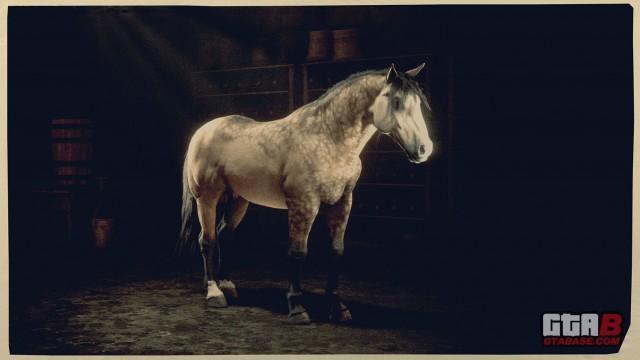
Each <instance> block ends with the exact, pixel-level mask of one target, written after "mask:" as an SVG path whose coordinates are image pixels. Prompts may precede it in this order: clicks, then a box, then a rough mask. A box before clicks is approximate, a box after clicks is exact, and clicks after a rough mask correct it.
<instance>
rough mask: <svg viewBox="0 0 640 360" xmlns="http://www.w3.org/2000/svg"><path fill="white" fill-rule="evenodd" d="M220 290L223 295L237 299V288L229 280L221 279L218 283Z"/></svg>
mask: <svg viewBox="0 0 640 360" xmlns="http://www.w3.org/2000/svg"><path fill="white" fill-rule="evenodd" d="M218 287H219V288H220V291H222V293H223V294H224V296H226V297H228V298H229V299H237V298H238V290H237V289H236V285H235V284H234V283H233V282H232V281H231V280H221V281H220V284H219V285H218Z"/></svg>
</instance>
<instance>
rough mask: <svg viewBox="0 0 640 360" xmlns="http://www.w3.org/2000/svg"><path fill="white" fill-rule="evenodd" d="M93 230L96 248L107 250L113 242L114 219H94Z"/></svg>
mask: <svg viewBox="0 0 640 360" xmlns="http://www.w3.org/2000/svg"><path fill="white" fill-rule="evenodd" d="M92 228H93V237H94V240H95V245H96V248H98V249H105V248H107V247H108V246H109V243H110V242H111V237H112V233H113V219H98V218H94V219H93V221H92Z"/></svg>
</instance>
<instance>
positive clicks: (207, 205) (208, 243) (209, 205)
mask: <svg viewBox="0 0 640 360" xmlns="http://www.w3.org/2000/svg"><path fill="white" fill-rule="evenodd" d="M218 199H219V196H202V197H199V198H197V199H196V204H197V206H198V220H199V221H200V226H201V227H202V231H201V232H200V238H199V239H198V240H199V243H200V253H201V254H202V260H203V262H204V273H205V280H206V282H207V297H206V299H207V305H209V306H212V307H225V306H227V300H226V298H225V297H224V294H223V293H222V291H220V288H218V284H217V283H216V270H217V265H216V261H215V259H214V255H215V253H216V250H217V244H216V204H217V202H218Z"/></svg>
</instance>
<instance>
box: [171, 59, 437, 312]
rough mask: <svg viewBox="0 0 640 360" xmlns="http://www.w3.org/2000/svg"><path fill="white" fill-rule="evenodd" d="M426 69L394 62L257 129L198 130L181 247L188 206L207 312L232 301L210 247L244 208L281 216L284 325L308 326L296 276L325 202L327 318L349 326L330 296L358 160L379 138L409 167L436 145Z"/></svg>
mask: <svg viewBox="0 0 640 360" xmlns="http://www.w3.org/2000/svg"><path fill="white" fill-rule="evenodd" d="M424 66H425V64H424V63H423V64H421V65H420V66H418V67H416V68H415V69H412V70H409V71H406V72H401V71H398V70H396V68H395V66H394V65H393V64H392V65H391V66H390V68H388V69H383V70H370V71H364V72H361V73H356V74H353V75H351V76H350V77H348V78H347V79H346V80H343V81H342V82H339V83H338V84H336V85H334V86H333V87H332V88H331V89H329V90H328V91H327V92H326V93H325V94H324V95H322V96H321V97H320V98H318V99H317V100H315V101H313V102H311V103H309V104H306V105H304V106H302V107H300V108H298V109H297V110H295V111H294V112H293V113H291V114H289V115H288V116H286V117H284V118H282V119H279V120H274V121H268V122H258V121H255V120H253V119H251V118H248V117H246V116H241V115H229V116H224V117H220V118H216V119H213V120H211V121H209V122H207V123H205V124H204V125H203V126H202V127H200V128H199V129H198V130H197V131H196V132H195V134H194V135H193V137H192V138H191V141H190V143H189V147H188V150H187V153H186V157H185V161H184V168H183V196H182V202H183V204H182V236H181V237H182V242H183V244H184V242H187V241H188V239H189V238H190V237H189V231H190V222H191V215H192V209H193V204H192V203H193V201H194V200H195V203H196V209H197V214H198V220H199V222H200V226H201V229H202V231H201V232H200V236H199V239H198V242H199V245H200V251H201V254H202V259H203V260H204V269H205V282H206V288H207V294H206V301H207V304H208V305H209V306H212V307H225V306H227V298H235V297H237V296H238V293H237V291H236V287H235V285H234V284H233V282H231V280H230V279H229V276H228V274H227V273H226V271H225V269H223V266H220V265H221V263H220V258H221V256H222V255H224V254H222V253H220V252H219V251H218V250H219V249H220V246H219V243H217V242H224V241H228V239H229V238H231V235H232V234H233V231H234V230H235V229H236V227H237V226H238V224H239V223H240V222H241V221H242V218H243V217H244V215H245V213H246V211H247V206H248V204H249V203H250V202H251V203H254V204H258V205H262V206H267V207H271V208H277V209H287V212H288V226H289V243H288V244H289V245H288V257H287V259H288V262H289V264H288V273H289V274H288V276H289V289H288V291H287V295H286V297H287V302H288V306H289V315H288V318H289V321H290V322H291V323H294V324H308V323H310V318H309V315H308V313H307V310H306V309H305V307H304V301H303V297H302V291H301V287H300V273H301V267H302V264H303V261H304V260H305V258H306V256H307V237H308V235H309V231H310V229H311V225H312V224H313V222H314V220H315V218H316V215H317V214H318V210H319V208H320V205H321V204H324V205H325V206H327V222H328V226H329V234H330V237H331V238H330V244H331V257H330V262H331V263H330V265H329V275H328V280H327V285H326V297H327V301H328V304H329V306H328V316H329V319H330V320H332V321H337V322H348V321H350V320H351V313H350V312H349V309H348V308H347V306H346V305H345V304H344V303H343V302H342V301H341V299H340V297H339V296H338V291H337V290H338V277H339V274H340V267H341V266H340V264H341V259H342V256H343V252H344V234H345V229H346V226H347V221H348V219H349V212H350V210H351V204H352V193H353V189H354V187H355V186H356V183H357V181H358V177H359V176H360V171H361V168H362V165H361V161H360V153H361V151H362V149H363V148H364V146H365V145H366V143H367V142H368V141H369V139H370V138H371V137H372V136H373V135H374V133H375V132H376V131H378V132H380V133H383V134H387V135H389V136H391V138H392V139H393V140H394V141H395V142H396V143H397V144H398V145H400V147H401V148H402V149H403V150H404V152H405V153H406V155H407V157H408V159H409V161H411V162H413V163H422V162H424V161H426V160H427V159H428V158H429V156H430V155H431V153H432V151H433V142H432V141H431V139H430V138H429V133H428V130H427V123H426V122H427V120H428V119H430V118H431V108H430V105H429V103H428V102H427V99H426V97H425V95H424V93H423V91H422V89H421V88H420V87H419V85H418V83H417V82H416V81H415V79H414V78H415V76H416V75H417V74H418V73H419V72H420V71H421V70H422V68H423V67H424ZM217 211H218V212H221V214H218V215H219V216H218V218H217V217H216V212H217ZM217 219H218V222H217V223H216V220H217Z"/></svg>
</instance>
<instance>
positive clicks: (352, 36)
mask: <svg viewBox="0 0 640 360" xmlns="http://www.w3.org/2000/svg"><path fill="white" fill-rule="evenodd" d="M358 56H360V48H359V44H358V30H357V29H341V30H333V58H334V59H336V60H343V59H352V58H357V57H358Z"/></svg>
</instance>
